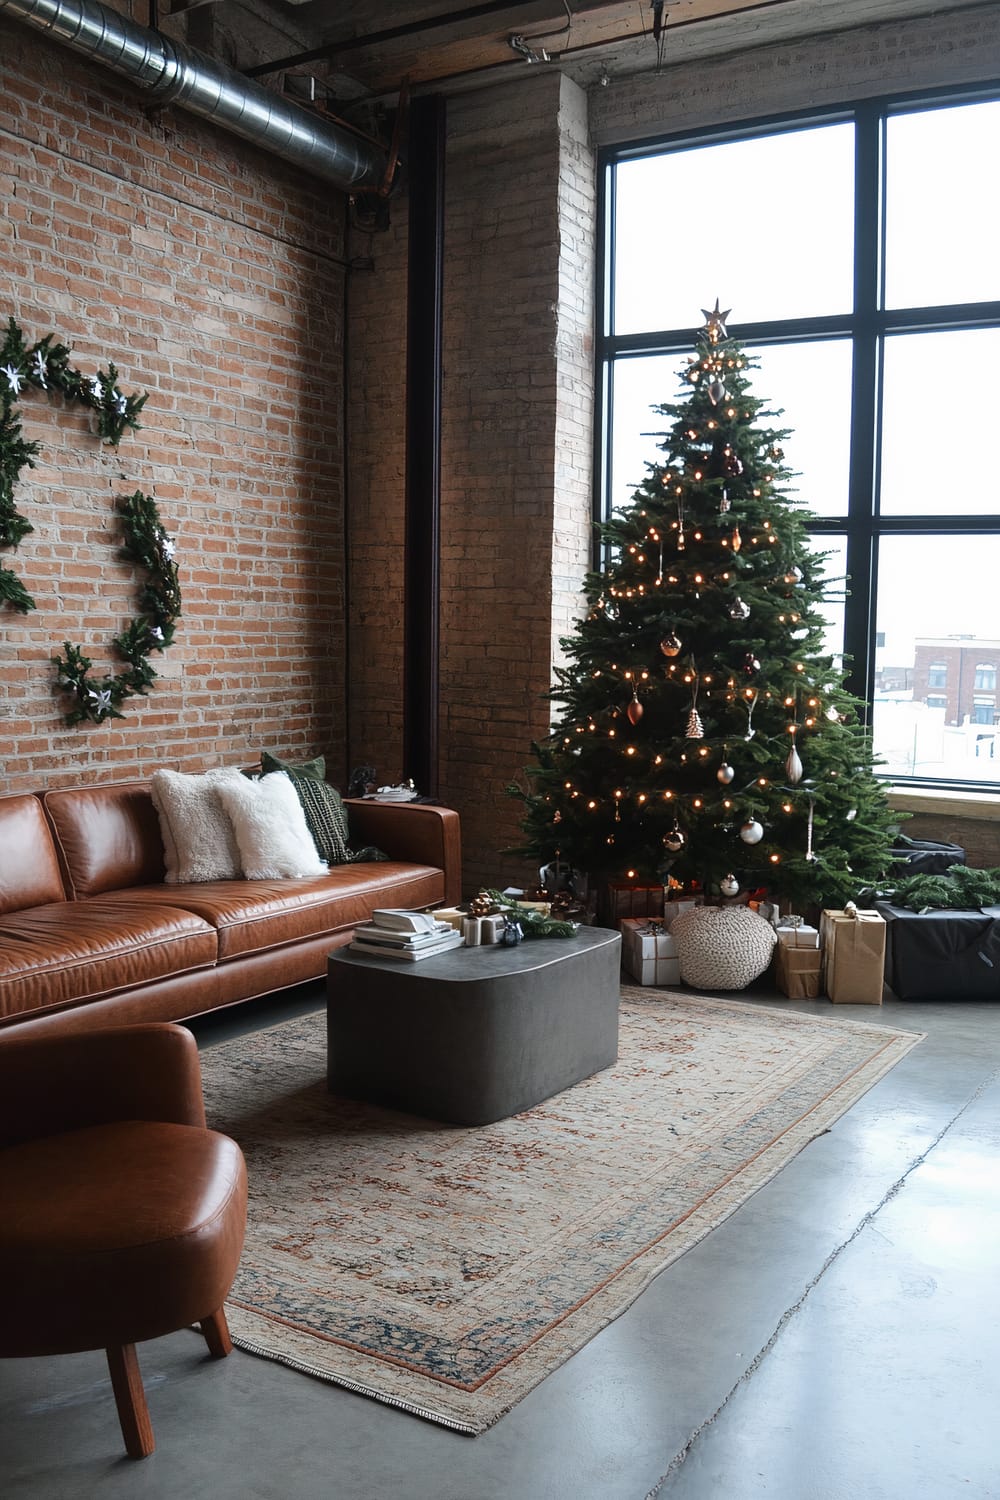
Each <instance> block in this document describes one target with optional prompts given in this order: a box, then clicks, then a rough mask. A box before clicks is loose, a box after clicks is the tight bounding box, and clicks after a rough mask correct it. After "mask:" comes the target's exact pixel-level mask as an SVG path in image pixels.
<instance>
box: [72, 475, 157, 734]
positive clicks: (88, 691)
mask: <svg viewBox="0 0 1000 1500" xmlns="http://www.w3.org/2000/svg"><path fill="white" fill-rule="evenodd" d="M118 509H119V512H120V514H121V517H122V521H123V527H124V532H125V540H124V544H123V545H122V547H121V549H120V551H119V554H118V555H119V557H122V558H124V559H125V561H126V562H133V563H137V564H138V565H139V566H140V567H142V568H145V570H146V574H147V578H146V582H145V583H144V584H143V586H142V590H141V592H140V595H139V609H140V611H141V612H140V614H139V615H138V616H137V617H136V618H135V619H134V620H133V621H132V622H131V624H130V625H127V626H126V627H125V629H124V630H123V631H122V632H121V634H120V635H116V636H115V637H114V640H113V641H112V645H113V646H114V648H115V650H116V651H117V652H118V654H119V656H121V657H123V658H124V660H125V661H126V662H127V663H128V666H127V667H126V668H125V670H124V671H122V672H115V673H111V674H108V675H106V676H104V677H98V678H93V677H91V676H90V668H91V666H92V662H91V661H90V658H89V657H87V656H84V655H83V652H82V651H81V650H80V648H79V647H78V646H73V645H71V644H70V642H69V641H64V642H63V650H64V652H65V655H64V656H54V657H53V658H52V664H53V666H54V667H55V668H56V669H57V671H58V673H59V678H58V684H59V688H60V689H61V690H62V691H63V692H66V693H68V694H70V695H72V700H73V706H72V708H71V709H70V710H69V712H68V713H67V714H66V723H67V724H79V723H81V722H82V721H83V720H84V719H89V720H90V721H91V722H92V723H94V724H103V723H104V720H105V719H122V718H124V717H125V716H124V714H123V713H122V712H121V705H122V703H123V702H124V701H125V699H126V698H132V697H135V696H136V695H137V694H138V695H140V696H142V697H145V695H146V694H147V693H148V691H149V689H150V687H151V686H152V684H153V682H154V680H155V678H156V675H157V674H156V672H155V671H154V669H153V667H152V665H151V664H150V660H149V658H150V654H151V653H152V652H153V651H165V650H166V648H167V647H168V646H169V645H170V643H171V641H172V640H173V638H174V622H175V621H176V620H177V618H178V616H179V615H180V612H181V591H180V588H179V587H178V583H177V564H176V563H175V562H174V543H173V541H172V540H171V538H170V537H169V536H168V535H167V533H166V532H165V531H164V529H163V524H162V522H161V521H160V515H159V511H158V510H157V508H156V504H155V502H154V501H153V500H151V499H150V497H149V496H148V495H144V494H143V493H142V491H141V490H136V491H135V494H133V495H128V496H125V497H122V498H121V499H120V500H119V502H118Z"/></svg>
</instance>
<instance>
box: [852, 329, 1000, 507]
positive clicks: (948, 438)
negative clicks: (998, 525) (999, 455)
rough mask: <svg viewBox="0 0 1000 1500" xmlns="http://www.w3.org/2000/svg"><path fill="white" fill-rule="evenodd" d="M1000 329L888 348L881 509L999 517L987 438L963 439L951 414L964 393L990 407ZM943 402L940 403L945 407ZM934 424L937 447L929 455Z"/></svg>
mask: <svg viewBox="0 0 1000 1500" xmlns="http://www.w3.org/2000/svg"><path fill="white" fill-rule="evenodd" d="M998 361H1000V328H979V329H973V330H970V331H967V332H964V333H919V334H917V333H912V334H905V335H896V336H895V337H893V338H888V339H886V342H885V381H884V395H883V412H882V490H881V510H882V513H883V515H890V516H931V515H944V514H951V515H970V516H972V515H975V516H983V515H990V516H992V515H994V514H995V513H996V512H997V511H1000V464H996V463H994V462H993V460H992V456H991V448H992V442H991V439H990V438H989V437H988V436H987V435H986V433H985V432H981V433H980V434H979V435H978V436H977V435H976V434H975V432H970V433H969V434H968V435H967V437H966V439H965V440H961V439H960V438H959V436H958V429H957V426H956V425H955V419H954V414H953V413H952V412H951V411H950V410H948V408H950V406H951V405H952V403H953V402H954V401H955V400H957V399H959V396H958V393H959V392H965V393H967V395H968V397H969V398H970V399H973V400H975V399H977V396H976V392H977V391H978V392H979V393H980V395H979V398H978V399H980V400H986V401H987V402H988V401H989V399H990V398H989V390H990V388H991V379H992V377H991V374H990V372H991V371H993V370H995V369H996V366H997V363H998ZM942 403H943V404H942ZM929 425H930V427H931V429H932V432H933V431H934V429H937V431H936V433H935V435H934V437H932V442H933V448H931V449H929V448H928V437H929V436H931V434H929V432H928V426H929Z"/></svg>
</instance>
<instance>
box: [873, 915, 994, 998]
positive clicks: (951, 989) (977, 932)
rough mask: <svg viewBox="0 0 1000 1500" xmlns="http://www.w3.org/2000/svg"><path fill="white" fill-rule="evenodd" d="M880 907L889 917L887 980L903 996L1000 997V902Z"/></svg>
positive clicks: (886, 918) (887, 929) (899, 995)
mask: <svg viewBox="0 0 1000 1500" xmlns="http://www.w3.org/2000/svg"><path fill="white" fill-rule="evenodd" d="M875 906H876V909H877V910H878V911H880V912H881V914H882V916H883V917H884V918H885V921H886V946H885V980H886V984H888V986H889V987H890V989H891V990H892V992H893V994H894V995H895V996H896V998H897V999H898V1000H1000V906H984V907H982V908H981V909H980V910H979V911H927V912H915V911H907V910H906V909H905V908H904V907H901V906H892V905H890V903H889V902H888V901H876V903H875Z"/></svg>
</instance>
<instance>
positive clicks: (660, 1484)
mask: <svg viewBox="0 0 1000 1500" xmlns="http://www.w3.org/2000/svg"><path fill="white" fill-rule="evenodd" d="M998 1080H1000V1068H995V1069H994V1070H993V1072H992V1073H990V1074H989V1075H988V1076H987V1077H986V1078H984V1079H983V1080H982V1081H981V1083H980V1084H979V1085H978V1086H977V1087H976V1088H975V1089H974V1090H973V1092H972V1093H971V1094H970V1095H969V1097H968V1098H967V1099H966V1101H965V1103H964V1104H963V1105H962V1107H961V1109H958V1110H956V1111H955V1113H954V1114H953V1115H952V1117H951V1118H950V1119H949V1120H948V1121H947V1123H946V1124H945V1125H943V1126H942V1127H941V1129H940V1130H939V1131H938V1133H937V1135H935V1136H934V1138H933V1140H931V1141H930V1142H929V1143H928V1145H927V1146H926V1147H925V1148H924V1150H923V1151H921V1153H920V1155H919V1156H916V1157H914V1158H913V1160H912V1161H911V1162H910V1163H909V1165H908V1166H907V1168H906V1170H905V1172H903V1173H901V1174H900V1176H899V1177H897V1178H896V1180H895V1182H893V1183H891V1184H890V1186H889V1187H888V1188H887V1189H886V1191H885V1192H884V1193H883V1195H882V1197H881V1198H880V1199H879V1201H878V1203H876V1204H875V1206H874V1207H873V1208H870V1209H869V1210H868V1211H867V1213H865V1214H863V1215H862V1217H861V1218H860V1219H859V1220H858V1222H857V1224H856V1225H855V1226H854V1228H853V1229H852V1231H851V1233H850V1234H849V1235H848V1236H847V1238H846V1239H844V1240H842V1241H841V1242H840V1244H838V1245H836V1246H835V1247H834V1249H833V1250H831V1251H830V1253H829V1255H828V1256H827V1257H826V1259H825V1260H824V1261H823V1264H822V1265H821V1266H820V1268H819V1270H818V1271H817V1272H816V1274H815V1276H813V1277H812V1278H811V1279H810V1280H809V1281H807V1282H806V1284H805V1286H804V1287H803V1289H802V1291H801V1293H800V1295H799V1296H798V1297H797V1298H796V1300H795V1301H794V1302H793V1303H792V1304H791V1305H790V1306H789V1307H787V1308H786V1309H785V1311H784V1312H783V1313H782V1314H781V1317H780V1318H779V1319H778V1321H777V1323H776V1324H775V1326H774V1330H773V1331H772V1333H771V1335H770V1337H769V1338H768V1339H767V1341H766V1343H764V1344H762V1345H761V1347H760V1349H758V1351H757V1353H756V1354H755V1355H754V1357H753V1359H752V1360H751V1361H750V1363H749V1364H748V1365H747V1366H746V1368H745V1369H744V1370H743V1371H742V1372H741V1374H740V1375H739V1377H738V1378H737V1380H736V1381H735V1382H734V1383H733V1385H732V1386H731V1387H730V1389H729V1390H728V1391H727V1392H726V1395H725V1396H724V1397H723V1399H722V1400H721V1401H720V1402H719V1405H718V1406H717V1407H716V1408H715V1410H714V1411H713V1412H711V1413H710V1415H709V1416H707V1417H706V1418H705V1419H704V1421H702V1422H700V1423H699V1425H698V1426H697V1427H696V1428H695V1429H694V1431H693V1432H692V1433H691V1435H690V1436H689V1438H688V1440H687V1442H686V1443H685V1444H684V1446H683V1447H682V1448H679V1449H678V1450H677V1452H676V1453H675V1454H674V1456H673V1458H672V1459H671V1460H670V1463H669V1464H668V1465H667V1468H666V1469H665V1470H664V1472H663V1474H662V1475H661V1477H660V1478H659V1479H658V1480H657V1482H656V1484H654V1486H653V1488H652V1489H651V1490H650V1491H649V1492H648V1493H647V1495H646V1496H645V1500H656V1497H657V1496H658V1495H660V1494H661V1492H662V1490H663V1488H664V1486H665V1485H666V1484H667V1482H668V1481H669V1480H670V1479H671V1478H672V1477H673V1475H675V1474H676V1473H677V1471H678V1470H679V1469H680V1468H681V1466H682V1465H683V1464H684V1463H685V1462H686V1461H687V1458H688V1456H689V1455H690V1453H691V1451H692V1449H693V1448H694V1447H695V1445H696V1444H697V1443H698V1442H699V1441H700V1439H701V1438H702V1437H703V1436H704V1434H705V1433H706V1432H708V1431H709V1430H710V1429H711V1428H712V1426H713V1425H714V1423H715V1422H717V1421H718V1419H719V1417H720V1416H721V1415H722V1413H723V1412H724V1411H725V1409H726V1407H727V1406H728V1405H729V1403H730V1402H731V1401H732V1399H733V1397H734V1396H735V1395H736V1393H737V1392H738V1391H739V1390H740V1389H741V1387H742V1386H744V1385H746V1384H747V1383H748V1382H749V1381H750V1380H751V1378H752V1377H753V1375H754V1374H755V1373H756V1371H757V1370H758V1369H759V1368H760V1366H761V1364H762V1362H763V1361H764V1360H765V1359H766V1358H767V1356H768V1354H770V1352H771V1350H772V1349H773V1348H774V1346H775V1345H776V1344H777V1342H778V1340H779V1339H780V1337H781V1335H782V1333H783V1332H784V1330H785V1328H786V1327H787V1325H788V1324H789V1323H790V1322H791V1320H792V1318H794V1317H795V1315H796V1314H797V1313H798V1312H799V1311H800V1309H801V1308H802V1307H803V1305H804V1304H805V1302H806V1299H807V1298H808V1297H809V1296H810V1294H811V1293H812V1291H813V1290H814V1288H815V1287H817V1286H818V1285H819V1283H820V1282H821V1281H822V1280H823V1277H824V1276H825V1275H826V1273H827V1272H828V1271H829V1269H830V1267H831V1266H832V1265H834V1264H835V1263H836V1261H838V1260H839V1259H840V1257H841V1255H843V1253H844V1251H845V1250H846V1249H847V1248H848V1247H849V1246H850V1245H852V1244H853V1243H854V1241H855V1240H856V1239H857V1238H858V1235H860V1234H863V1233H864V1231H865V1230H866V1229H867V1228H868V1227H869V1226H870V1225H871V1224H873V1223H874V1221H875V1220H876V1219H877V1218H878V1216H879V1214H880V1213H881V1212H882V1210H883V1209H884V1208H885V1207H886V1205H887V1204H889V1203H891V1202H892V1200H893V1199H894V1198H895V1197H896V1196H897V1195H898V1194H899V1192H900V1191H901V1189H902V1188H903V1187H904V1186H905V1184H906V1181H907V1179H908V1178H909V1177H910V1176H912V1174H913V1173H914V1172H916V1171H917V1170H918V1169H919V1168H920V1167H922V1166H923V1164H924V1162H926V1161H927V1159H928V1158H929V1157H930V1156H931V1155H932V1153H933V1152H934V1151H935V1150H936V1149H937V1147H938V1146H939V1145H940V1144H941V1142H942V1141H943V1140H944V1138H945V1137H946V1136H947V1135H948V1133H949V1132H950V1131H951V1130H952V1129H953V1127H954V1126H955V1125H956V1124H957V1123H958V1121H959V1120H960V1119H961V1118H962V1116H963V1115H964V1114H965V1113H966V1111H967V1110H969V1109H971V1107H972V1106H973V1105H974V1104H975V1103H976V1102H977V1100H978V1099H980V1098H981V1097H982V1095H983V1094H984V1093H985V1092H986V1091H987V1089H989V1088H991V1087H992V1086H993V1085H994V1084H995V1083H996V1082H997V1081H998ZM824 1133H825V1132H824Z"/></svg>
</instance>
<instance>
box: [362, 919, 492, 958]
mask: <svg viewBox="0 0 1000 1500" xmlns="http://www.w3.org/2000/svg"><path fill="white" fill-rule="evenodd" d="M463 942H464V938H463V937H462V934H461V933H460V932H456V930H455V928H454V927H452V926H451V924H450V923H449V922H439V921H438V919H437V918H436V917H435V916H434V913H433V912H426V911H401V910H397V909H395V908H392V907H383V908H382V909H381V910H377V911H373V912H372V919H371V921H370V922H364V923H362V924H361V926H360V927H356V928H355V929H354V938H353V941H352V942H351V943H350V945H349V947H350V951H351V952H352V953H367V954H368V955H369V957H370V958H399V959H403V960H404V961H405V962H407V963H411V964H412V963H416V962H417V961H418V960H419V959H421V958H433V957H434V955H435V954H436V953H445V952H446V951H447V950H448V949H449V948H460V947H461V946H462V944H463Z"/></svg>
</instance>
